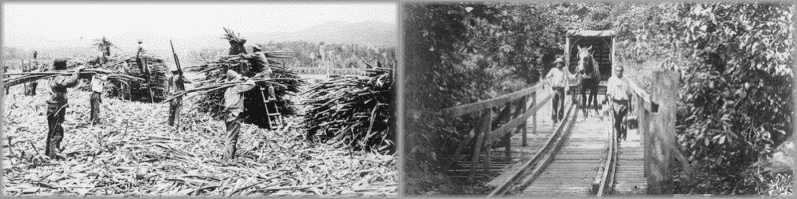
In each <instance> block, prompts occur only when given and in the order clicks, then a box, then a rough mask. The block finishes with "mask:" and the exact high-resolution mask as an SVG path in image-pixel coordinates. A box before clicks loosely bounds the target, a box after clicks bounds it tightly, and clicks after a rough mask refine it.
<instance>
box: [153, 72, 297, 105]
mask: <svg viewBox="0 0 797 199" xmlns="http://www.w3.org/2000/svg"><path fill="white" fill-rule="evenodd" d="M278 80H281V79H278V78H257V79H252V81H254V82H255V83H256V84H257V83H266V84H271V85H273V86H278V87H287V86H286V85H284V84H280V83H278V82H277V81H278ZM282 80H284V79H282ZM240 83H243V82H220V83H217V84H213V85H208V86H203V87H199V88H194V89H189V90H184V91H182V92H179V93H175V94H173V95H171V96H169V98H167V99H166V100H164V101H163V102H168V101H171V100H173V99H175V98H177V97H180V96H184V95H188V94H190V93H207V92H211V91H216V90H222V89H227V88H230V87H233V86H236V85H238V84H240Z"/></svg>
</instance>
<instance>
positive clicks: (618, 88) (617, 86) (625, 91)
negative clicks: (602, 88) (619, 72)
mask: <svg viewBox="0 0 797 199" xmlns="http://www.w3.org/2000/svg"><path fill="white" fill-rule="evenodd" d="M631 94H632V92H631V87H630V86H628V79H626V78H624V77H623V78H617V76H614V75H612V77H610V78H609V81H608V82H607V83H606V95H609V96H611V99H610V100H629V96H630V95H631Z"/></svg>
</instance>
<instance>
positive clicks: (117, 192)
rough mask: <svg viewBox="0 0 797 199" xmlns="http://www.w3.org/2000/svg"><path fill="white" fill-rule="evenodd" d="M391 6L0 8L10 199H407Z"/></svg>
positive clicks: (44, 5)
mask: <svg viewBox="0 0 797 199" xmlns="http://www.w3.org/2000/svg"><path fill="white" fill-rule="evenodd" d="M398 5H399V4H398V3H397V2H323V3H322V2H203V3H198V2H194V3H188V2H186V3H179V2H169V3H165V2H152V3H145V2H117V1H114V2H92V3H87V2H86V3H84V2H64V3H58V2H4V3H2V4H1V6H2V60H0V61H2V64H3V67H4V68H3V71H4V73H3V75H2V77H3V82H2V87H3V91H2V93H3V94H0V96H2V116H3V117H2V168H3V173H2V175H3V176H2V181H3V182H2V183H3V186H2V193H1V194H2V195H4V196H7V197H97V196H99V197H163V196H202V197H206V196H210V197H397V196H398V194H399V190H398V187H399V182H398V178H399V171H398V170H399V167H398V166H399V165H398V161H397V156H398V148H397V147H398V142H397V135H398V134H397V130H396V129H397V128H396V127H397V126H396V120H395V117H396V116H395V112H396V111H395V110H396V109H397V107H396V104H397V101H396V93H397V91H396V88H397V87H396V85H397V82H396V81H395V79H396V72H395V71H396V70H397V67H398V62H397V47H398V44H397V43H398V30H399V29H398V28H399V26H398V23H399V20H398V15H397V11H398Z"/></svg>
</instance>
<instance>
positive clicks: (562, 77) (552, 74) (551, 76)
mask: <svg viewBox="0 0 797 199" xmlns="http://www.w3.org/2000/svg"><path fill="white" fill-rule="evenodd" d="M545 79H548V81H549V82H550V83H551V86H552V87H565V85H567V76H566V74H565V73H564V72H562V70H559V68H552V69H551V70H550V71H548V75H545Z"/></svg>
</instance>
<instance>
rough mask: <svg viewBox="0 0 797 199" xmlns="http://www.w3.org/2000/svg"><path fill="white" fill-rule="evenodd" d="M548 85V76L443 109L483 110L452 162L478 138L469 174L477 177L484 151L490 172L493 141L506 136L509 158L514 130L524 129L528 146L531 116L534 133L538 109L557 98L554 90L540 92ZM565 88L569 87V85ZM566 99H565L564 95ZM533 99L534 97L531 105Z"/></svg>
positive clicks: (452, 113) (453, 113) (454, 112)
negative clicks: (544, 92)
mask: <svg viewBox="0 0 797 199" xmlns="http://www.w3.org/2000/svg"><path fill="white" fill-rule="evenodd" d="M546 85H548V84H547V80H542V81H540V82H539V83H537V84H536V85H534V86H532V87H529V88H526V89H523V90H520V91H516V92H513V93H510V94H506V95H503V96H500V97H496V98H492V99H487V100H482V101H478V102H474V103H469V104H463V105H459V106H455V107H451V108H446V109H443V110H442V114H443V115H447V116H449V117H461V116H465V115H469V114H479V116H478V118H479V119H478V121H479V122H478V124H476V125H474V127H473V128H472V129H470V130H467V132H469V133H468V135H469V136H468V137H467V138H466V139H465V140H463V141H461V142H460V143H459V145H458V147H457V149H456V150H455V152H454V155H453V156H452V157H453V161H451V164H454V163H456V162H457V159H458V158H459V156H460V154H461V153H462V152H463V151H464V149H465V148H467V147H468V146H470V145H471V143H472V142H474V141H475V142H476V143H475V145H473V146H474V147H473V148H474V150H473V156H472V159H471V166H470V173H469V175H468V180H473V178H474V176H475V173H476V165H477V164H478V162H479V158H480V155H482V154H483V155H484V161H483V164H484V170H485V172H489V170H490V164H491V163H490V157H492V156H491V150H490V149H491V148H492V144H493V142H495V141H498V140H502V142H501V144H502V145H504V146H505V149H506V152H505V155H506V157H507V159H510V158H511V156H512V152H511V137H512V134H513V133H521V135H522V138H521V139H522V146H527V145H528V143H527V135H526V133H527V129H526V126H527V120H528V118H529V117H531V118H532V133H536V128H537V117H536V115H537V114H536V113H537V111H539V110H540V109H541V108H542V107H544V106H545V105H546V104H548V102H550V101H551V98H553V92H547V93H546V94H544V95H539V93H540V91H543V90H545V89H544V88H545V87H547V86H546ZM565 89H566V90H567V89H568V87H566V88H565ZM565 93H567V92H565ZM538 98H541V100H540V101H537V99H538ZM562 100H564V97H563V98H562ZM529 101H531V104H530V105H529ZM529 106H530V107H529ZM448 166H450V164H449V165H447V166H446V168H445V169H446V170H447V169H448Z"/></svg>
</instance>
